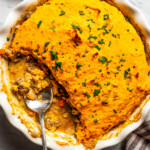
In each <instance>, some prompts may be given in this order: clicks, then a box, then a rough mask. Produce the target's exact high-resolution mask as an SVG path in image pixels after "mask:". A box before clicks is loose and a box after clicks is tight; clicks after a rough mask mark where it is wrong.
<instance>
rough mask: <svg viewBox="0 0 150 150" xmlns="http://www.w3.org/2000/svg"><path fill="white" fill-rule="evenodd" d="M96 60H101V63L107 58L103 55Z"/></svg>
mask: <svg viewBox="0 0 150 150" xmlns="http://www.w3.org/2000/svg"><path fill="white" fill-rule="evenodd" d="M98 60H99V61H101V62H102V63H106V62H107V58H106V57H105V56H102V57H100V58H99V59H98Z"/></svg>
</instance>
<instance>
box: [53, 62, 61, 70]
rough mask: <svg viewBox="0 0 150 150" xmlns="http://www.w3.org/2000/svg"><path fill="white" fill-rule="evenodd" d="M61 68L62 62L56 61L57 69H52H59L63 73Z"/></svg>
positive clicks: (55, 68)
mask: <svg viewBox="0 0 150 150" xmlns="http://www.w3.org/2000/svg"><path fill="white" fill-rule="evenodd" d="M61 67H62V62H58V61H55V67H52V69H54V70H57V71H58V68H59V69H60V70H61V71H63V70H62V68H61Z"/></svg>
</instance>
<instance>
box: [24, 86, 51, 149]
mask: <svg viewBox="0 0 150 150" xmlns="http://www.w3.org/2000/svg"><path fill="white" fill-rule="evenodd" d="M38 95H41V96H42V97H41V99H42V101H39V100H38V99H35V100H25V102H26V104H27V106H28V107H29V108H30V109H31V110H33V111H35V112H37V113H38V114H39V118H40V122H41V130H42V143H43V150H47V144H46V136H45V128H44V113H45V112H46V110H47V109H48V108H49V107H50V106H51V104H52V102H53V91H52V88H51V89H45V90H43V91H41V92H40V93H39V94H38Z"/></svg>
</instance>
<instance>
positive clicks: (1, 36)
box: [0, 0, 150, 150]
mask: <svg viewBox="0 0 150 150" xmlns="http://www.w3.org/2000/svg"><path fill="white" fill-rule="evenodd" d="M36 1H37V0H24V1H23V2H21V3H20V4H19V5H18V6H16V7H15V8H14V9H13V10H12V11H11V12H10V14H9V15H8V17H7V19H6V21H5V23H4V25H3V27H2V28H1V29H0V48H2V46H3V44H4V43H5V42H6V38H7V35H8V33H9V32H10V29H11V27H12V26H13V25H14V24H15V23H16V21H17V19H18V18H19V17H20V15H21V14H22V12H23V11H24V10H25V9H26V7H27V6H29V5H30V4H31V3H33V2H36ZM116 2H117V3H121V4H123V5H124V6H125V7H128V9H130V10H131V12H132V13H133V16H134V18H135V20H136V22H137V23H138V24H140V25H141V26H142V27H143V28H144V30H145V31H146V34H147V41H148V43H149V44H150V27H149V26H148V23H147V22H146V20H145V18H144V17H143V15H142V13H141V12H140V11H139V10H138V9H137V8H135V7H134V6H133V5H132V4H131V3H130V2H129V1H128V0H116ZM1 65H2V58H0V66H1ZM2 70H5V66H4V68H3V69H2V68H1V69H0V73H2ZM5 80H6V82H7V76H6V75H5ZM0 82H1V80H0ZM0 87H1V85H0ZM0 105H1V106H2V108H3V110H4V112H5V114H6V116H7V118H8V120H9V121H10V122H11V124H12V125H14V126H15V127H16V128H18V129H19V130H20V131H22V132H23V133H24V134H25V135H26V137H27V138H28V139H30V140H31V141H32V142H34V143H36V144H40V145H41V144H42V143H41V139H40V138H33V137H31V136H30V134H29V133H28V130H27V128H26V127H25V126H24V125H23V124H22V123H21V122H20V120H19V119H18V118H17V115H12V109H11V107H10V104H9V103H8V101H7V96H6V94H5V93H3V92H0ZM149 105H150V102H148V103H147V104H146V105H145V106H144V108H143V110H142V115H141V118H140V120H139V121H138V122H136V123H132V124H131V125H129V126H127V127H125V128H124V129H123V130H122V131H121V133H120V134H119V135H118V136H117V137H115V138H111V139H109V140H103V141H98V144H97V145H96V147H95V150H99V149H102V148H106V147H110V146H113V145H115V144H117V143H119V142H121V141H122V140H123V139H125V138H126V136H127V135H129V134H130V133H131V132H132V131H134V130H135V129H136V128H138V127H139V126H140V125H141V124H142V122H143V121H144V118H145V117H146V115H147V113H148V111H149V110H150V107H149ZM18 115H19V114H18ZM24 117H26V116H24ZM33 128H34V127H33ZM58 134H59V135H60V137H61V135H62V134H61V133H58ZM47 140H48V147H49V148H51V149H54V150H63V149H64V150H84V147H83V146H82V145H72V144H70V145H69V146H66V147H61V146H59V145H58V144H56V142H55V141H56V140H59V138H58V137H53V134H52V136H48V135H47ZM61 140H62V139H60V141H61Z"/></svg>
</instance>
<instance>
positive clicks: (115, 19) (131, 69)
mask: <svg viewBox="0 0 150 150" xmlns="http://www.w3.org/2000/svg"><path fill="white" fill-rule="evenodd" d="M8 49H9V50H8ZM8 49H4V50H3V51H4V57H7V58H12V57H11V55H10V53H12V54H13V55H18V54H21V55H23V56H25V58H24V59H23V60H21V61H20V62H19V63H18V67H17V68H19V66H23V65H24V66H25V67H24V68H27V69H26V70H24V72H22V71H20V74H23V78H19V79H18V77H17V76H18V75H15V74H13V75H11V76H13V77H12V78H13V79H15V78H16V79H15V80H14V81H13V82H12V90H13V91H14V92H15V93H16V94H17V95H18V92H23V93H25V95H26V96H27V97H30V96H31V97H32V96H33V97H34V96H35V95H36V94H37V93H38V92H39V91H40V90H41V89H43V88H46V87H48V86H54V87H55V90H56V91H57V94H58V97H61V99H62V100H61V101H58V103H59V106H61V105H64V103H65V104H66V103H67V104H68V105H69V106H70V107H71V108H73V115H76V116H78V117H77V119H76V124H77V125H76V130H74V132H72V133H73V134H75V135H76V137H77V140H78V142H79V143H82V144H84V146H86V147H87V148H90V149H91V148H93V147H95V145H96V143H97V140H98V139H99V138H100V137H102V136H103V135H104V134H106V133H107V132H108V131H110V130H111V129H112V128H113V127H115V126H117V125H118V124H120V123H122V122H124V121H125V120H127V118H128V117H129V116H130V115H131V113H132V112H133V111H134V110H135V108H136V107H137V106H139V105H140V104H141V102H142V100H143V99H144V98H145V97H146V96H147V95H148V94H149V93H150V78H149V76H148V73H149V71H150V69H149V66H148V63H147V61H146V54H145V51H144V44H143V42H142V40H141V37H140V36H139V34H138V33H137V31H136V30H135V28H134V27H133V25H132V24H131V23H130V22H128V20H126V19H125V17H124V15H123V14H122V12H121V11H120V10H119V9H118V8H116V7H114V6H112V5H110V4H109V3H107V2H105V1H99V0H95V1H93V0H82V1H80V0H71V1H70V0H61V2H60V1H59V0H50V1H48V2H46V3H44V4H43V5H42V6H38V7H37V8H36V10H35V12H34V13H33V14H31V16H30V17H29V18H28V19H27V20H26V21H24V22H23V23H22V24H21V25H20V26H19V27H18V28H17V30H16V31H15V36H14V38H13V40H12V42H11V44H10V45H9V46H8ZM30 56H32V57H31V59H30ZM32 59H34V62H35V60H36V63H34V62H33V63H32ZM22 63H23V64H22ZM16 66H17V65H16V64H15V65H13V64H12V65H11V67H12V68H13V67H16ZM40 68H42V70H41V69H40ZM20 74H19V76H20ZM51 77H52V78H53V80H51ZM28 83H29V84H28ZM31 83H33V84H31ZM58 87H60V88H58ZM18 89H21V91H20V90H19V91H18ZM59 89H60V90H59ZM34 94H35V95H34ZM56 103H57V102H56ZM54 105H55V104H54ZM54 108H58V109H54V112H55V113H56V114H55V113H54V114H53V115H54V118H55V116H58V118H59V115H61V113H62V112H64V110H62V111H59V109H60V108H59V107H58V105H56V106H54ZM51 109H53V107H52V108H51ZM55 110H56V111H55ZM51 113H52V111H48V112H47V114H50V116H53V115H51ZM57 113H58V115H57ZM64 116H66V118H65V119H66V120H65V121H66V122H67V121H68V122H67V123H69V122H71V121H70V120H71V119H72V116H71V113H70V114H69V113H67V115H66V114H64ZM55 119H56V121H55V122H54V124H56V126H57V125H59V123H60V122H59V121H57V117H56V118H55ZM48 120H53V119H52V118H51V117H49V118H48ZM58 120H59V119H58ZM72 120H73V119H72ZM50 122H51V121H50ZM62 122H63V121H62ZM71 123H72V124H71V126H73V124H74V123H73V121H72V122H71ZM65 125H66V124H65ZM65 125H64V130H66V126H65ZM46 127H47V128H51V123H50V124H47V125H46ZM69 130H70V129H69Z"/></svg>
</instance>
